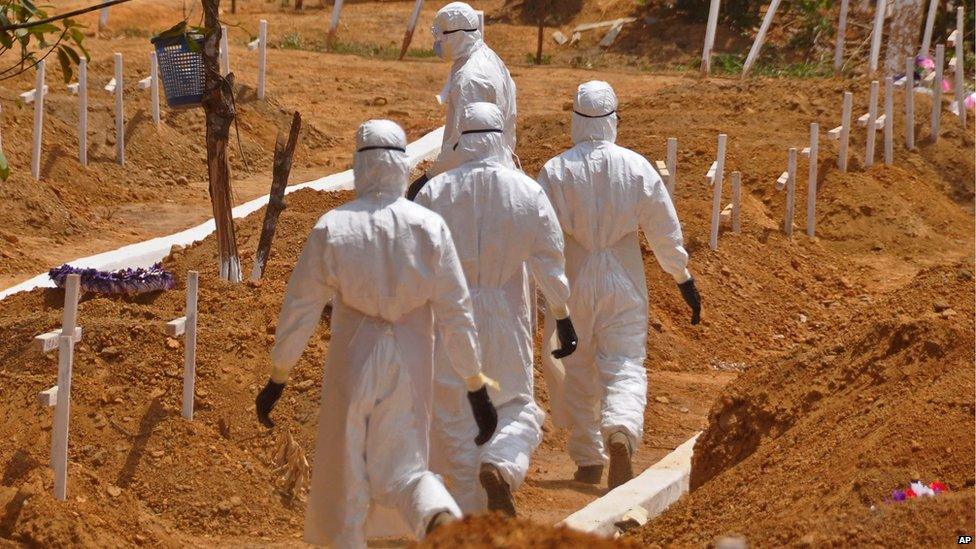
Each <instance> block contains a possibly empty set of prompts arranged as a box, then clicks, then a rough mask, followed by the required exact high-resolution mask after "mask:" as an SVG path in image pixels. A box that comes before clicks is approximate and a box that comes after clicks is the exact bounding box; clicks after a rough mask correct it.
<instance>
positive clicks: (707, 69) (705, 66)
mask: <svg viewBox="0 0 976 549" xmlns="http://www.w3.org/2000/svg"><path fill="white" fill-rule="evenodd" d="M720 4H721V0H712V2H711V5H710V6H709V8H708V25H707V26H706V27H705V46H704V47H703V48H702V58H701V75H702V76H708V75H709V74H710V73H711V72H712V46H714V45H715V27H717V26H718V10H719V7H720Z"/></svg>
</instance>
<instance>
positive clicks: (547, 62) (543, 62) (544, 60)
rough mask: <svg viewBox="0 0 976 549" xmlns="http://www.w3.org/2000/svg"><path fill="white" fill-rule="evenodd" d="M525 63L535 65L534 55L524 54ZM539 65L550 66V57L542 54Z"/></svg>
mask: <svg viewBox="0 0 976 549" xmlns="http://www.w3.org/2000/svg"><path fill="white" fill-rule="evenodd" d="M525 62H526V63H528V64H529V65H535V54H534V53H527V54H525ZM539 64H540V65H551V64H552V56H551V55H549V54H547V53H544V54H542V59H541V63H539Z"/></svg>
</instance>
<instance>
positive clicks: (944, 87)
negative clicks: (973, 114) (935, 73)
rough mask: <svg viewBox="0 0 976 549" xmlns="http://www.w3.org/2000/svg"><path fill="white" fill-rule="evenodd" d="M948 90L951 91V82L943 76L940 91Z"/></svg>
mask: <svg viewBox="0 0 976 549" xmlns="http://www.w3.org/2000/svg"><path fill="white" fill-rule="evenodd" d="M950 91H952V82H950V81H949V80H948V79H947V78H943V79H942V92H943V93H945V92H950Z"/></svg>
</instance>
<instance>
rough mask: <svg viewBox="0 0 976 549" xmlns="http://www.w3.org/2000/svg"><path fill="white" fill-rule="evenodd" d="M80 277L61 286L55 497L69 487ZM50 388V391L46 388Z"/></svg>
mask: <svg viewBox="0 0 976 549" xmlns="http://www.w3.org/2000/svg"><path fill="white" fill-rule="evenodd" d="M80 287H81V276H79V275H77V274H71V275H68V277H67V280H66V281H65V289H64V310H63V312H62V321H61V335H60V336H59V337H58V384H57V397H56V398H57V400H56V402H55V405H54V406H55V408H54V427H53V429H51V467H52V469H54V497H56V498H57V499H58V500H59V501H64V500H65V499H66V498H67V489H68V419H69V416H70V411H71V364H72V361H73V359H74V344H75V342H76V341H77V339H76V337H75V325H76V323H77V319H78V295H79V292H80ZM49 391H50V390H49Z"/></svg>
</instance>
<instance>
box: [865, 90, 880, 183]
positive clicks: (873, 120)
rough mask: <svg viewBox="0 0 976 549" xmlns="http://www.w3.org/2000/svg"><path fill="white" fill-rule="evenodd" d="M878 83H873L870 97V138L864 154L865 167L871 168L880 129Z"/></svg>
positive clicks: (868, 127) (868, 129)
mask: <svg viewBox="0 0 976 549" xmlns="http://www.w3.org/2000/svg"><path fill="white" fill-rule="evenodd" d="M877 119H878V81H877V80H872V81H871V92H870V95H869V96H868V124H867V131H868V138H867V149H866V151H865V153H864V167H865V168H870V167H871V166H873V165H874V141H875V139H876V137H877V132H878V127H877Z"/></svg>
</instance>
